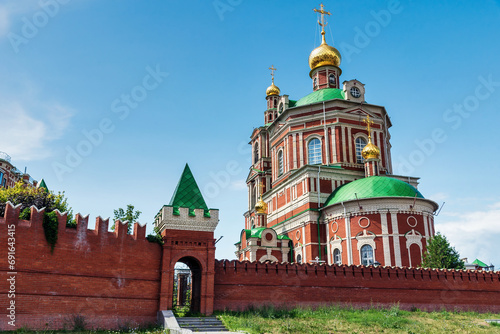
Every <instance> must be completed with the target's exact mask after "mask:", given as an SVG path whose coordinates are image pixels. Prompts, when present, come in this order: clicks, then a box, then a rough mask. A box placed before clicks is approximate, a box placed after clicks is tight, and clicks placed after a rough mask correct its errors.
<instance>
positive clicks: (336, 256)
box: [333, 248, 342, 264]
mask: <svg viewBox="0 0 500 334" xmlns="http://www.w3.org/2000/svg"><path fill="white" fill-rule="evenodd" d="M333 263H335V264H342V256H341V255H340V250H339V249H338V248H335V250H334V251H333Z"/></svg>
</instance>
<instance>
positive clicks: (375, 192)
mask: <svg viewBox="0 0 500 334" xmlns="http://www.w3.org/2000/svg"><path fill="white" fill-rule="evenodd" d="M356 196H357V198H358V199H361V198H374V197H418V198H424V196H422V194H421V193H420V192H419V191H418V190H417V189H416V188H415V187H414V186H412V185H410V184H408V183H406V182H404V181H401V180H397V179H393V178H391V177H385V176H371V177H366V178H363V179H359V180H356V181H353V182H350V183H347V184H344V185H342V186H340V187H338V188H337V189H335V191H334V192H333V193H332V194H331V195H330V197H328V199H327V200H326V202H325V205H323V206H324V207H325V206H328V205H332V204H336V203H340V202H346V201H352V200H355V199H356Z"/></svg>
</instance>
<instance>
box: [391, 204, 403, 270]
mask: <svg viewBox="0 0 500 334" xmlns="http://www.w3.org/2000/svg"><path fill="white" fill-rule="evenodd" d="M397 214H398V212H397V211H392V210H391V211H390V215H391V226H392V237H393V241H394V260H395V262H396V263H395V264H396V266H398V267H401V245H400V244H399V227H398V217H397Z"/></svg>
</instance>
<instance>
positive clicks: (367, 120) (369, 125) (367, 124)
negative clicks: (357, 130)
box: [363, 115, 374, 142]
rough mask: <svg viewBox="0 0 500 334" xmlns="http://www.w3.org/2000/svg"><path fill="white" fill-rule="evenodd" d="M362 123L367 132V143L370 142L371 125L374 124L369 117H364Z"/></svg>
mask: <svg viewBox="0 0 500 334" xmlns="http://www.w3.org/2000/svg"><path fill="white" fill-rule="evenodd" d="M363 123H366V131H368V141H369V142H371V140H372V133H371V129H372V124H374V123H373V121H372V120H371V119H370V115H366V118H365V119H364V120H363Z"/></svg>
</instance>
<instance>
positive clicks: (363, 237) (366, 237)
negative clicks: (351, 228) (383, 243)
mask: <svg viewBox="0 0 500 334" xmlns="http://www.w3.org/2000/svg"><path fill="white" fill-rule="evenodd" d="M356 240H357V241H358V242H357V244H358V245H357V248H358V251H360V250H361V247H363V246H364V245H370V246H372V249H373V250H375V249H376V248H377V246H376V244H375V233H373V232H370V231H368V232H367V231H366V230H363V233H362V234H361V233H359V234H358V235H357V236H356ZM360 259H361V257H360Z"/></svg>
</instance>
